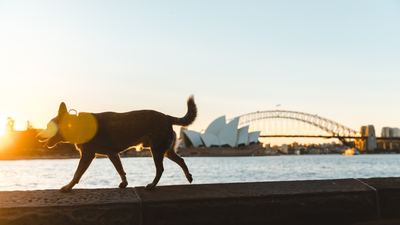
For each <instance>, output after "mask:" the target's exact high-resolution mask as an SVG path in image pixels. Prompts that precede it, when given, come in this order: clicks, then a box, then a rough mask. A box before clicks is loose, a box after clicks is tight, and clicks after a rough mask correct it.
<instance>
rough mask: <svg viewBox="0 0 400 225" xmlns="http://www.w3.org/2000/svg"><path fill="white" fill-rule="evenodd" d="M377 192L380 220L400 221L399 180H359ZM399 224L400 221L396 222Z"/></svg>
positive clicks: (392, 178)
mask: <svg viewBox="0 0 400 225" xmlns="http://www.w3.org/2000/svg"><path fill="white" fill-rule="evenodd" d="M360 180H361V181H362V182H364V183H366V184H368V185H370V186H372V187H373V188H375V189H376V190H377V191H378V198H379V206H380V219H382V220H393V219H400V178H399V177H390V178H370V179H360ZM398 224H400V221H398Z"/></svg>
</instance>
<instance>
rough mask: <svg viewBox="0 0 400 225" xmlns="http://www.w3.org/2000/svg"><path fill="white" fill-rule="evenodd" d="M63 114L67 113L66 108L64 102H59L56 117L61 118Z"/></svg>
mask: <svg viewBox="0 0 400 225" xmlns="http://www.w3.org/2000/svg"><path fill="white" fill-rule="evenodd" d="M64 113H68V111H67V106H66V105H65V103H64V102H61V104H60V108H59V109H58V116H59V117H61V116H62V115H64Z"/></svg>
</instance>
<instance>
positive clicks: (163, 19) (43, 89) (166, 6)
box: [0, 0, 400, 143]
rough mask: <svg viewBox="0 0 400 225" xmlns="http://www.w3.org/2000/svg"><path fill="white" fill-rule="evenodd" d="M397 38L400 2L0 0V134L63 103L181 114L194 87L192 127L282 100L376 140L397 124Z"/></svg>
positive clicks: (44, 117) (41, 118)
mask: <svg viewBox="0 0 400 225" xmlns="http://www.w3.org/2000/svg"><path fill="white" fill-rule="evenodd" d="M399 40H400V1H368V0H359V1H297V0H293V1H266V0H264V1H232V0H230V1H73V0H71V1H39V0H38V1H28V0H27V1H18V0H13V1H2V0H0V130H1V131H3V129H4V124H5V123H6V118H7V117H8V116H10V117H12V118H13V119H14V120H15V121H16V129H25V127H26V121H27V120H29V121H30V122H31V124H32V125H33V126H34V127H36V128H44V127H45V126H46V124H47V122H48V121H49V120H50V119H51V118H53V117H54V116H56V113H57V110H58V106H59V104H60V103H61V102H62V101H64V102H65V103H66V104H67V107H68V108H74V109H76V110H77V111H83V112H102V111H117V112H124V111H131V110H138V109H154V110H157V111H161V112H164V113H166V114H170V115H174V116H179V117H180V116H183V115H184V114H185V113H186V99H187V98H188V96H189V95H191V94H194V95H195V99H196V103H197V106H198V111H199V113H198V118H197V120H196V121H195V123H194V124H193V125H192V126H191V127H189V129H191V130H195V131H200V130H202V129H205V128H206V127H207V126H208V125H209V124H210V123H211V122H212V121H213V120H214V119H215V118H217V117H219V116H222V115H226V117H227V118H232V117H236V116H240V115H242V114H246V113H250V112H254V111H264V110H274V109H276V105H277V104H281V106H280V107H279V109H282V110H292V111H300V112H306V113H310V114H317V115H319V116H322V117H325V118H328V119H331V120H333V121H335V122H338V123H340V124H343V125H345V126H347V127H350V128H352V129H355V130H359V129H360V127H361V126H363V125H368V124H372V125H374V126H375V129H376V132H377V135H378V136H380V132H381V128H382V127H384V126H389V127H400V119H399V116H400V105H399V95H400V90H399V88H400V41H399ZM279 141H281V142H283V143H285V142H289V140H287V139H286V140H285V139H280V140H279ZM329 141H332V140H329ZM276 142H278V141H276ZM300 142H301V141H300Z"/></svg>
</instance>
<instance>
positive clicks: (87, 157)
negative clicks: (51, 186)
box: [60, 152, 96, 192]
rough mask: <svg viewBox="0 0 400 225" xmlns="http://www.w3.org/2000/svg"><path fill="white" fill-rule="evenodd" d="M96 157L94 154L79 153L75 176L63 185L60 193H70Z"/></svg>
mask: <svg viewBox="0 0 400 225" xmlns="http://www.w3.org/2000/svg"><path fill="white" fill-rule="evenodd" d="M95 157H96V155H95V154H94V153H84V152H82V153H81V159H80V160H79V165H78V168H77V169H76V171H75V175H74V177H73V178H72V180H71V182H69V184H67V185H65V186H64V187H62V188H61V189H60V191H61V192H70V191H71V189H72V188H73V187H74V186H75V184H77V183H78V182H79V180H80V179H81V177H82V175H83V174H84V173H85V172H86V170H87V168H88V167H89V165H90V163H92V161H93V159H94V158H95Z"/></svg>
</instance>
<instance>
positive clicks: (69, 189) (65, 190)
mask: <svg viewBox="0 0 400 225" xmlns="http://www.w3.org/2000/svg"><path fill="white" fill-rule="evenodd" d="M71 189H72V188H69V187H68V185H65V186H64V187H62V188H60V191H61V192H63V193H68V192H70V191H71Z"/></svg>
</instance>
